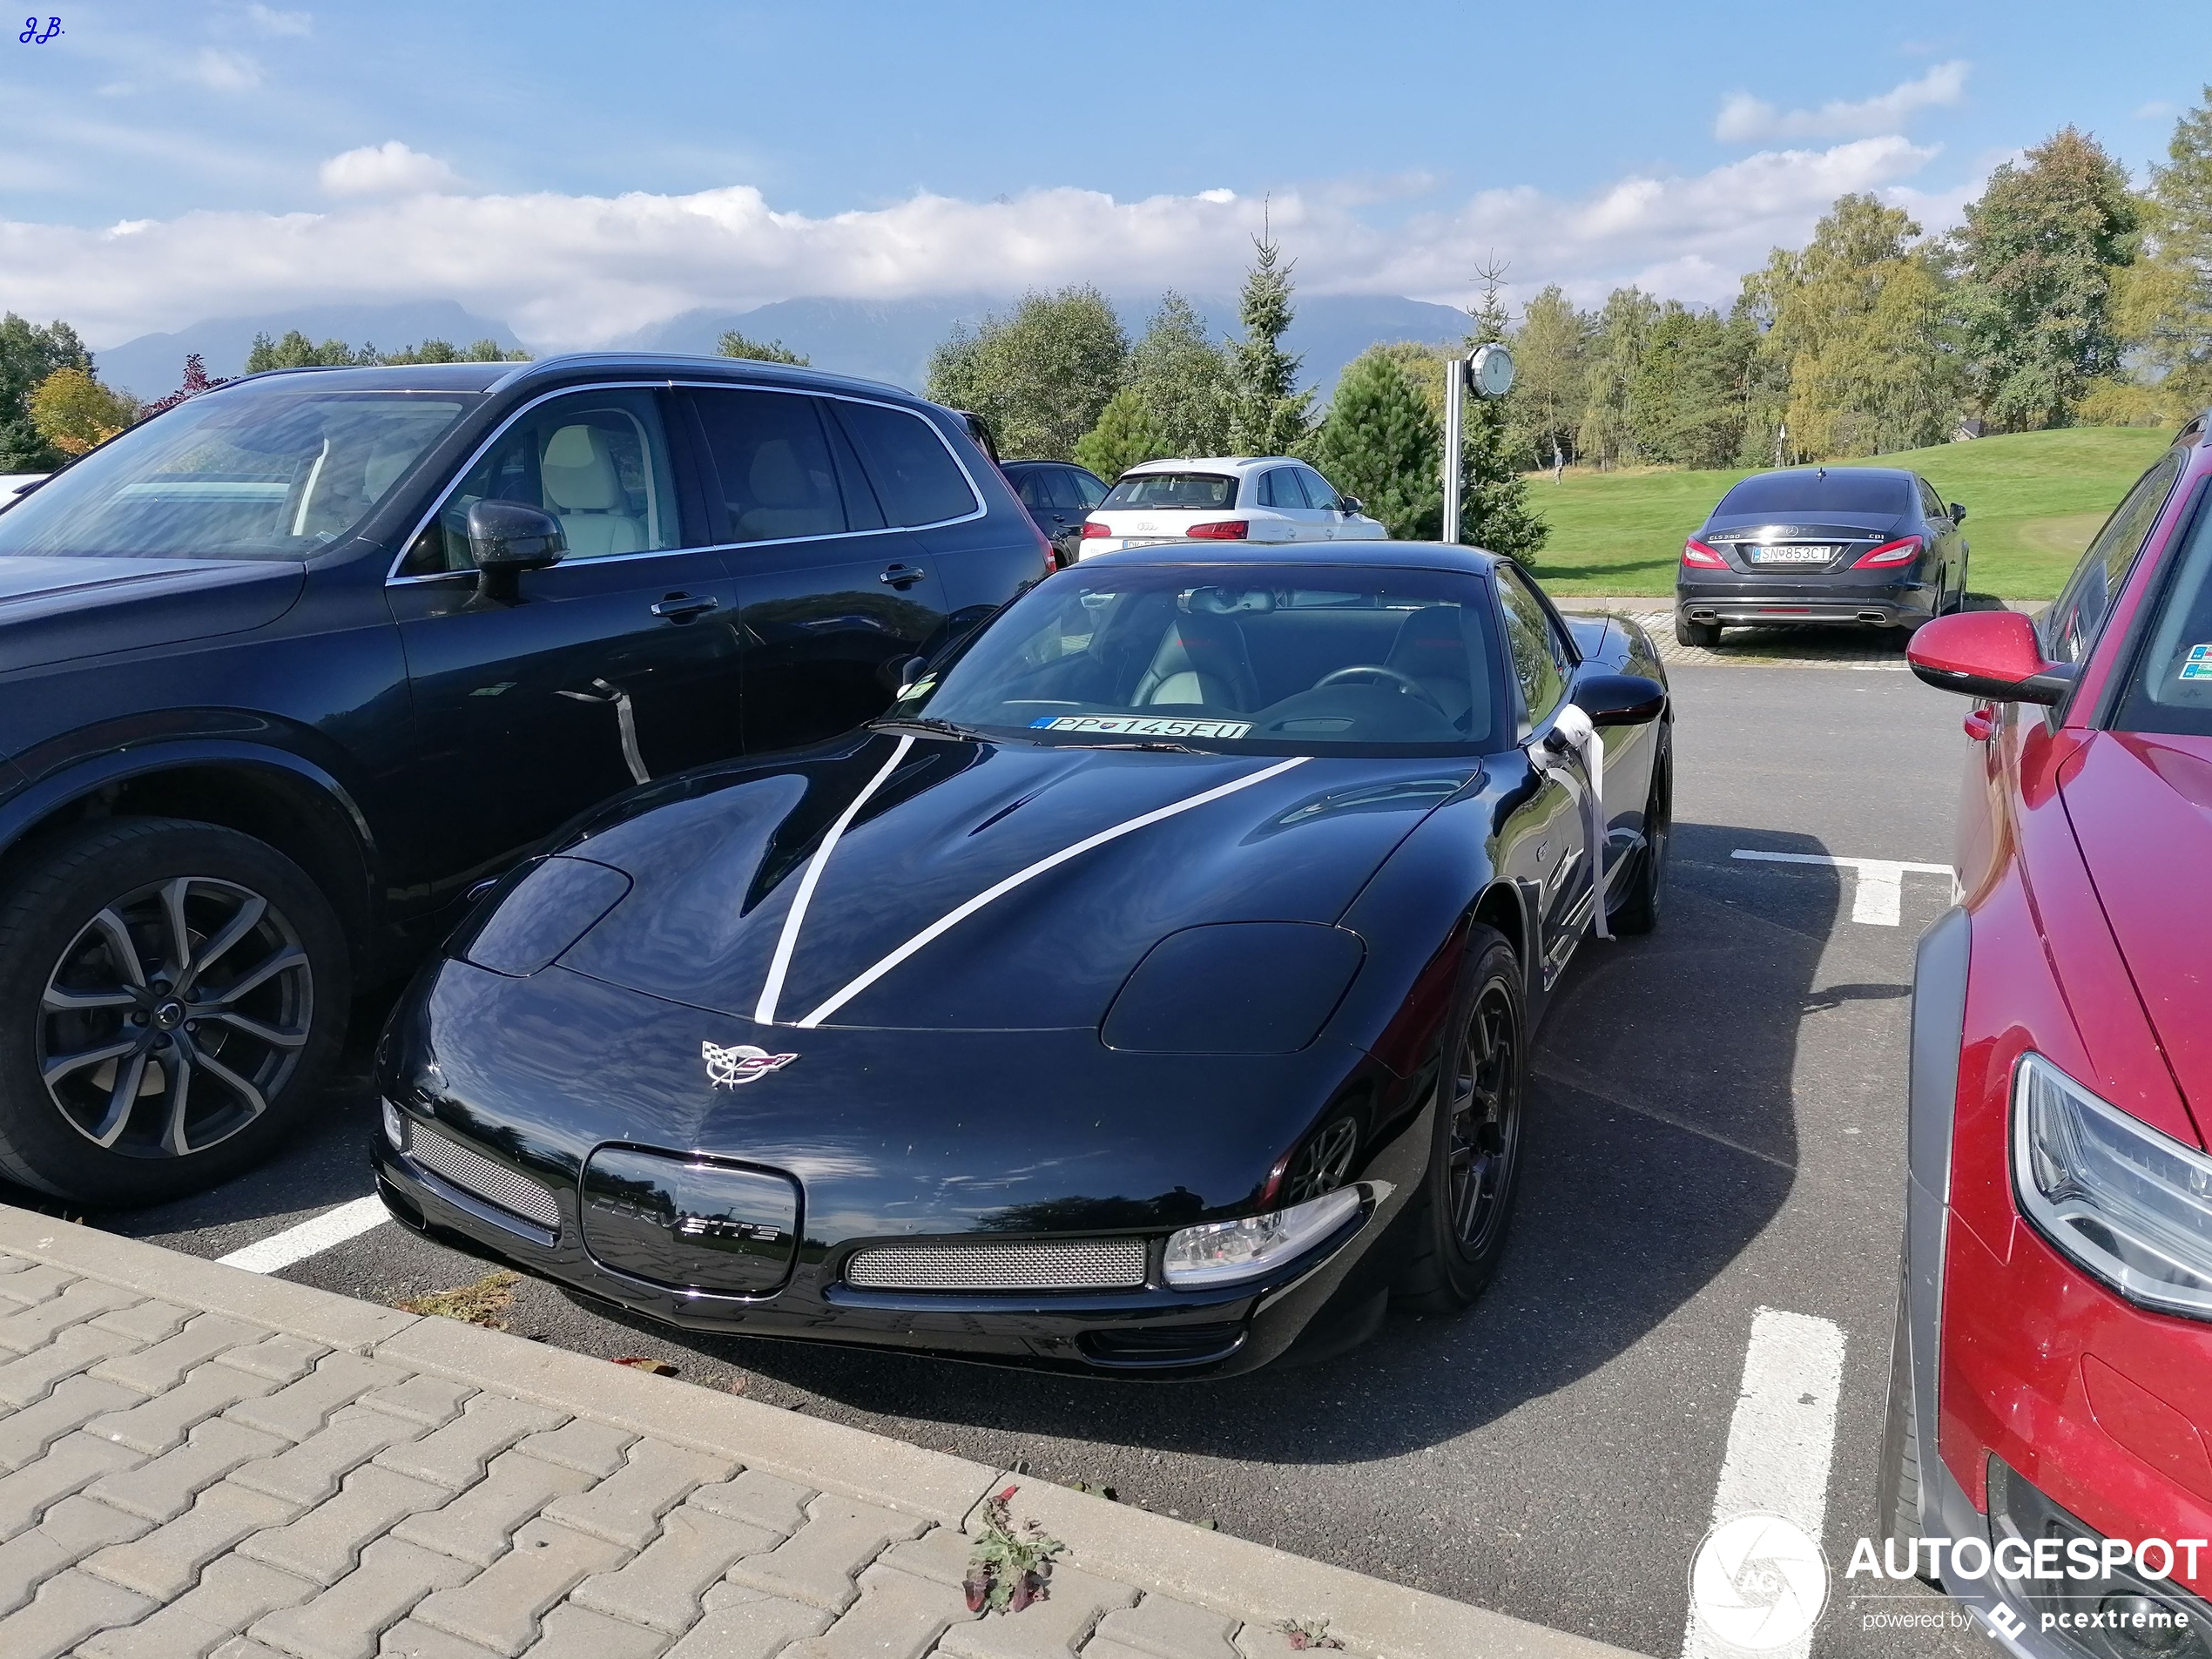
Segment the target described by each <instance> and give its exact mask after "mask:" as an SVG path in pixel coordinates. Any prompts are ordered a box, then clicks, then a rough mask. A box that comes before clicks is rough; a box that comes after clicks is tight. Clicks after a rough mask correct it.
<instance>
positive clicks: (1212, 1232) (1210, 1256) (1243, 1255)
mask: <svg viewBox="0 0 2212 1659" xmlns="http://www.w3.org/2000/svg"><path fill="white" fill-rule="evenodd" d="M1359 1202H1360V1200H1359V1188H1357V1187H1339V1188H1338V1189H1337V1190H1336V1191H1334V1192H1328V1193H1324V1194H1322V1196H1321V1197H1318V1198H1314V1199H1310V1200H1309V1201H1307V1202H1306V1203H1305V1204H1292V1205H1291V1207H1290V1208H1289V1209H1288V1210H1276V1211H1270V1212H1269V1213H1268V1214H1266V1215H1264V1216H1246V1217H1244V1219H1243V1220H1241V1221H1210V1222H1208V1223H1207V1224H1205V1225H1204V1226H1203V1227H1185V1228H1184V1230H1183V1231H1181V1232H1179V1233H1177V1234H1175V1235H1174V1236H1173V1237H1172V1238H1170V1239H1169V1240H1168V1249H1167V1256H1166V1258H1165V1260H1164V1261H1163V1263H1162V1264H1161V1266H1162V1271H1163V1272H1164V1273H1165V1274H1166V1276H1167V1281H1168V1283H1169V1284H1170V1285H1175V1286H1176V1287H1177V1289H1179V1290H1196V1289H1198V1288H1201V1287H1203V1286H1205V1285H1234V1284H1236V1283H1237V1282H1238V1280H1240V1279H1247V1278H1258V1277H1259V1276H1260V1275H1261V1274H1263V1273H1265V1272H1267V1271H1270V1270H1271V1269H1272V1268H1275V1267H1278V1266H1280V1265H1281V1264H1283V1263H1285V1262H1287V1261H1290V1260H1291V1259H1292V1258H1295V1257H1298V1256H1302V1255H1304V1254H1305V1252H1306V1251H1309V1250H1311V1249H1312V1248H1313V1246H1314V1245H1316V1244H1319V1243H1320V1242H1321V1241H1322V1240H1323V1239H1325V1238H1327V1237H1328V1236H1329V1235H1330V1234H1331V1233H1332V1232H1334V1231H1336V1230H1337V1229H1338V1228H1339V1227H1341V1226H1343V1225H1344V1224H1345V1222H1347V1221H1349V1220H1351V1219H1352V1217H1354V1216H1356V1215H1358V1214H1359Z"/></svg>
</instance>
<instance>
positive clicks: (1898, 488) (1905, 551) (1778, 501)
mask: <svg viewBox="0 0 2212 1659" xmlns="http://www.w3.org/2000/svg"><path fill="white" fill-rule="evenodd" d="M1965 520H1966V509H1965V508H1963V507H1961V506H1959V503H1958V502H1951V503H1950V504H1949V505H1947V506H1946V504H1945V502H1944V501H1943V498H1942V497H1941V496H1938V495H1937V494H1936V492H1935V489H1933V487H1932V486H1931V485H1930V484H1929V482H1928V481H1927V480H1926V479H1925V478H1923V477H1921V476H1920V475H1919V474H1918V473H1913V472H1905V471H1901V470H1898V469H1894V468H1889V467H1797V468H1792V469H1790V470H1788V471H1786V472H1762V473H1754V474H1753V475H1751V476H1750V477H1749V478H1746V479H1744V480H1743V482H1740V483H1738V484H1737V486H1736V487H1735V488H1734V489H1731V490H1730V491H1729V492H1728V494H1727V495H1725V496H1722V497H1721V502H1720V505H1719V506H1717V507H1716V508H1714V509H1713V510H1712V512H1711V514H1710V516H1708V517H1707V518H1706V520H1705V522H1704V523H1703V524H1702V525H1700V526H1699V527H1698V528H1697V530H1696V533H1695V534H1693V535H1692V536H1690V537H1689V539H1688V540H1687V541H1685V542H1684V543H1683V550H1682V563H1681V565H1680V567H1679V568H1678V569H1677V570H1676V573H1675V639H1676V642H1677V643H1678V644H1684V645H1717V644H1720V639H1721V630H1722V629H1723V628H1724V627H1728V626H1730V625H1731V624H1751V625H1755V626H1758V627H1776V626H1787V625H1791V624H1804V623H1819V624H1838V623H1844V624H1865V625H1867V626H1870V627H1877V628H1895V629H1901V630H1903V631H1905V632H1906V633H1910V632H1911V631H1912V630H1913V629H1915V628H1917V627H1919V625H1920V624H1922V623H1924V622H1925V621H1927V620H1928V619H1929V618H1930V617H1940V616H1942V615H1944V614H1945V613H1946V611H1951V610H1957V609H1958V608H1959V605H1960V604H1961V603H1962V602H1963V601H1964V600H1965V598H1966V537H1965V536H1961V535H1960V534H1959V525H1960V524H1961V523H1964V522H1965Z"/></svg>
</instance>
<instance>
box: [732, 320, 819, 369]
mask: <svg viewBox="0 0 2212 1659" xmlns="http://www.w3.org/2000/svg"><path fill="white" fill-rule="evenodd" d="M714 350H715V354H716V355H717V356H720V357H741V358H745V359H747V360H749V361H752V362H756V363H791V364H793V365H795V366H796V367H798V368H806V367H807V360H806V358H805V357H803V356H801V355H800V354H799V353H797V352H795V351H793V350H792V349H791V347H788V346H786V345H785V344H784V342H783V341H780V340H753V339H750V338H748V337H747V336H746V335H745V334H739V333H738V331H737V330H736V329H734V328H732V329H729V330H727V331H726V332H725V334H723V336H722V338H721V339H720V340H718V341H715V343H714Z"/></svg>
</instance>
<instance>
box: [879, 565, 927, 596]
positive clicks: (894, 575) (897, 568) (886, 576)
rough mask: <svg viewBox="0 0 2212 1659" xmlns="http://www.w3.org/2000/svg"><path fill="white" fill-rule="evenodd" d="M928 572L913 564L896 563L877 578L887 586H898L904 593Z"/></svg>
mask: <svg viewBox="0 0 2212 1659" xmlns="http://www.w3.org/2000/svg"><path fill="white" fill-rule="evenodd" d="M925 575H927V572H926V571H923V570H916V569H915V568H914V566H913V565H911V564H894V565H893V566H892V567H891V568H890V569H889V570H886V571H885V572H884V573H883V574H882V575H881V576H880V577H876V580H877V581H879V582H880V583H883V584H884V585H885V586H886V587H890V588H896V589H898V590H899V591H900V592H901V593H904V592H905V591H906V590H907V589H908V588H911V587H912V586H914V583H917V582H919V581H921V578H922V577H924V576H925Z"/></svg>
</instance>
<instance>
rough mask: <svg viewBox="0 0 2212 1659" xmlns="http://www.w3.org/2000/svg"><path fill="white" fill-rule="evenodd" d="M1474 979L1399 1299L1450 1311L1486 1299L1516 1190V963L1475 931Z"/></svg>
mask: <svg viewBox="0 0 2212 1659" xmlns="http://www.w3.org/2000/svg"><path fill="white" fill-rule="evenodd" d="M1473 934H1474V937H1473V938H1472V939H1471V940H1470V941H1469V943H1468V954H1469V956H1470V958H1471V959H1472V960H1471V969H1472V971H1471V973H1470V974H1469V975H1468V978H1467V983H1466V984H1465V986H1464V987H1463V989H1462V992H1461V995H1460V999H1459V1001H1458V1003H1457V1005H1456V1007H1455V1009H1454V1012H1453V1017H1452V1020H1451V1022H1450V1023H1449V1024H1448V1025H1447V1028H1446V1036H1445V1042H1444V1049H1443V1051H1442V1053H1441V1054H1440V1055H1439V1061H1440V1064H1439V1068H1438V1076H1437V1084H1436V1140H1435V1146H1434V1150H1433V1153H1432V1154H1431V1157H1430V1159H1429V1168H1428V1173H1427V1175H1426V1177H1424V1179H1423V1182H1422V1190H1421V1193H1420V1197H1419V1198H1418V1199H1417V1200H1416V1202H1415V1204H1414V1206H1413V1211H1414V1213H1413V1215H1412V1217H1410V1221H1411V1224H1412V1227H1413V1239H1412V1246H1411V1250H1410V1252H1409V1255H1408V1257H1407V1260H1406V1266H1405V1269H1404V1271H1402V1273H1401V1274H1400V1276H1399V1282H1398V1286H1397V1297H1398V1299H1399V1301H1400V1302H1401V1303H1403V1304H1405V1305H1408V1306H1411V1307H1413V1308H1416V1309H1419V1310H1420V1311H1422V1312H1439V1313H1442V1312H1454V1311H1456V1310H1457V1309H1460V1308H1463V1307H1465V1306H1466V1305H1467V1304H1468V1303H1470V1302H1472V1301H1474V1298H1476V1297H1478V1296H1480V1294H1481V1293H1482V1291H1483V1289H1484V1287H1485V1286H1487V1285H1488V1284H1489V1282H1490V1279H1491V1278H1492V1276H1493V1275H1494V1274H1495V1273H1496V1271H1497V1269H1498V1263H1499V1260H1500V1259H1501V1257H1502V1256H1503V1255H1504V1253H1505V1243H1506V1238H1507V1228H1508V1225H1509V1224H1510V1222H1511V1220H1512V1218H1513V1209H1514V1200H1515V1199H1516V1198H1517V1197H1518V1196H1519V1192H1520V1181H1519V1176H1520V1171H1521V1139H1522V1116H1523V1112H1522V1083H1523V1067H1524V1063H1525V1060H1526V1041H1527V1039H1526V1022H1525V1020H1524V1018H1523V1015H1522V1010H1521V966H1520V963H1519V961H1517V960H1516V959H1515V957H1514V954H1513V948H1512V947H1511V946H1509V945H1508V944H1507V943H1506V941H1505V940H1504V939H1503V938H1502V937H1501V936H1500V935H1499V934H1497V933H1496V932H1495V931H1494V930H1493V929H1491V928H1489V927H1480V926H1478V927H1475V928H1474V930H1473Z"/></svg>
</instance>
